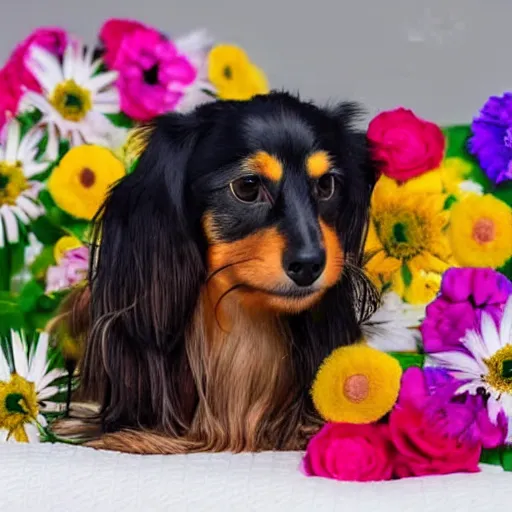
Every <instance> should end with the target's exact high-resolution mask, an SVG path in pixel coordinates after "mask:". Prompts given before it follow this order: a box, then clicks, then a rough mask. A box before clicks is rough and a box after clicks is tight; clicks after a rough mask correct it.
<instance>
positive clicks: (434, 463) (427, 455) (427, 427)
mask: <svg viewBox="0 0 512 512" xmlns="http://www.w3.org/2000/svg"><path fill="white" fill-rule="evenodd" d="M432 371H434V370H432ZM425 372H427V370H425V371H422V370H421V369H420V368H409V369H408V370H407V371H406V372H405V373H404V375H403V377H402V387H401V389H400V396H399V398H398V403H397V405H395V408H394V409H393V410H392V411H391V415H390V417H389V432H390V437H391V441H392V443H393V445H394V448H395V450H396V455H395V468H394V474H395V476H397V477H399V478H405V477H409V476H424V475H445V474H449V473H459V472H468V473H474V472H477V471H478V470H479V469H478V462H479V460H480V454H481V451H482V441H481V440H482V437H484V436H486V435H487V434H488V433H489V432H490V433H491V434H493V435H494V434H497V435H498V437H499V435H500V433H499V432H495V431H497V430H499V427H495V426H493V425H490V421H488V419H487V418H483V417H481V415H480V414H479V412H480V410H482V407H481V404H480V405H479V404H475V403H472V402H468V403H460V404H459V403H457V402H456V401H454V402H452V401H451V397H452V396H453V395H452V394H451V391H450V389H448V388H445V389H442V388H441V389H439V390H437V391H436V392H434V393H432V394H431V393H430V388H431V386H433V385H434V384H435V380H437V381H439V379H440V377H439V376H437V375H435V374H433V375H431V376H430V377H431V378H429V375H428V372H427V373H425ZM434 373H435V371H434ZM484 413H485V410H484ZM484 420H486V421H484ZM495 437H496V436H495Z"/></svg>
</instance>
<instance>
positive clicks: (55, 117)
mask: <svg viewBox="0 0 512 512" xmlns="http://www.w3.org/2000/svg"><path fill="white" fill-rule="evenodd" d="M267 91H268V84H267V79H266V77H265V75H264V73H263V72H262V71H261V70H260V69H259V68H258V67H257V66H256V65H255V64H253V63H252V62H251V61H250V59H249V57H248V56H247V54H246V53H245V52H244V50H243V49H241V48H239V47H237V46H234V45H231V44H221V43H219V42H215V41H214V40H213V39H212V38H211V37H210V36H209V35H208V34H207V33H206V32H205V31H197V32H193V33H191V34H189V35H186V36H184V37H180V38H176V39H174V38H171V37H169V36H167V35H165V34H163V33H162V32H160V31H159V30H158V29H156V28H154V27H150V26H147V25H144V24H142V23H139V22H138V21H133V20H123V19H110V20H107V21H106V22H105V23H104V24H103V26H102V27H101V29H100V32H99V37H98V42H97V43H95V44H92V45H85V44H84V43H83V42H82V41H81V40H80V39H79V38H77V37H75V36H73V35H71V34H68V33H67V32H66V31H65V30H62V29H60V28H40V29H38V30H36V31H35V32H33V33H32V34H30V35H29V36H28V37H27V38H26V39H25V40H24V41H22V42H21V43H20V44H19V45H18V46H17V47H16V48H15V49H14V51H13V53H12V55H11V56H10V58H9V60H8V62H7V63H6V64H5V66H4V67H3V68H2V69H1V70H0V340H1V344H0V439H3V440H10V441H28V440H31V441H36V440H39V439H43V440H44V439H46V440H54V439H55V438H54V436H52V434H51V432H50V431H49V430H48V428H47V427H46V425H47V419H48V418H50V417H51V416H53V415H55V414H59V413H60V412H62V410H63V409H64V407H65V405H66V404H65V402H66V400H68V399H69V390H70V389H71V387H72V386H73V385H74V380H73V370H74V367H75V364H74V363H75V362H76V360H77V358H78V356H79V349H78V346H77V345H76V343H75V342H74V341H73V340H71V339H66V338H64V339H62V340H60V341H59V343H60V344H59V346H58V347H52V346H49V340H48V335H47V334H46V332H45V329H46V327H47V326H48V323H49V322H50V321H51V320H52V319H53V318H54V317H55V315H56V314H57V310H58V308H59V305H60V304H61V303H62V301H63V300H64V298H65V297H66V296H67V295H68V293H70V290H71V289H72V288H73V287H74V286H77V285H79V283H80V282H82V281H83V280H84V278H85V277H86V271H87V268H88V260H89V250H88V247H87V239H88V229H89V227H90V223H91V220H92V218H93V216H94V214H95V213H96V211H97V210H98V208H99V206H100V205H101V204H102V202H103V200H104V198H105V195H106V193H107V190H108V189H109V187H110V185H111V184H113V183H114V182H115V181H117V180H118V179H120V178H122V177H123V176H124V175H125V174H126V173H129V172H130V171H131V167H132V164H133V161H132V160H133V155H132V154H131V153H130V150H129V147H128V145H127V133H128V130H129V129H130V128H131V127H133V126H135V125H136V124H137V123H138V122H144V121H148V120H150V119H152V118H154V117H155V116H158V115H161V114H164V113H166V112H173V111H175V112H176V111H177V112H186V111H188V110H190V109H193V108H194V107H196V106H197V105H199V104H201V103H204V102H208V101H212V100H213V99H215V98H218V99H237V100H243V99H248V98H250V97H252V96H253V95H255V94H264V93H266V92H267ZM49 399H51V401H50V400H49Z"/></svg>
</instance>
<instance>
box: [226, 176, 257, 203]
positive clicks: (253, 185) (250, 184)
mask: <svg viewBox="0 0 512 512" xmlns="http://www.w3.org/2000/svg"><path fill="white" fill-rule="evenodd" d="M229 186H230V188H231V192H232V193H233V195H234V196H235V197H236V198H237V199H238V200H239V201H242V203H255V202H256V201H260V200H261V199H262V190H261V180H260V179H259V177H258V176H244V177H243V178H238V179H237V180H235V181H232V182H231V183H230V185H229Z"/></svg>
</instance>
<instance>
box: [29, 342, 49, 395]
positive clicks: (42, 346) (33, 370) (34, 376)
mask: <svg viewBox="0 0 512 512" xmlns="http://www.w3.org/2000/svg"><path fill="white" fill-rule="evenodd" d="M47 354H48V333H46V332H43V333H41V334H40V335H39V339H38V340H37V345H36V349H35V352H34V354H33V355H32V357H31V358H30V362H29V370H28V376H27V380H29V381H31V382H34V383H35V384H36V390H37V391H39V388H38V387H37V384H38V382H40V380H41V379H42V378H43V376H44V373H45V370H46V363H47Z"/></svg>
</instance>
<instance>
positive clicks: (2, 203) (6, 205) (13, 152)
mask: <svg viewBox="0 0 512 512" xmlns="http://www.w3.org/2000/svg"><path fill="white" fill-rule="evenodd" d="M42 136H43V131H42V130H40V129H37V128H35V129H32V130H30V131H29V132H28V133H27V134H26V135H25V136H24V137H23V138H21V129H20V124H19V122H18V121H17V120H16V119H14V118H13V119H11V120H10V121H9V123H8V125H7V130H6V137H5V138H6V140H5V143H4V144H0V247H3V246H4V245H5V243H6V241H7V243H11V244H15V243H18V242H19V236H20V231H19V222H21V223H23V224H29V223H30V221H31V220H33V219H36V218H37V217H39V216H40V215H42V214H43V213H44V208H43V207H42V206H41V204H40V203H39V202H38V200H37V197H38V195H39V191H40V189H41V184H40V183H38V182H36V181H30V178H31V177H32V176H35V175H36V174H39V173H41V172H43V171H44V170H45V169H46V168H47V167H48V162H37V161H36V155H37V152H38V144H39V143H40V142H41V139H42Z"/></svg>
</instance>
